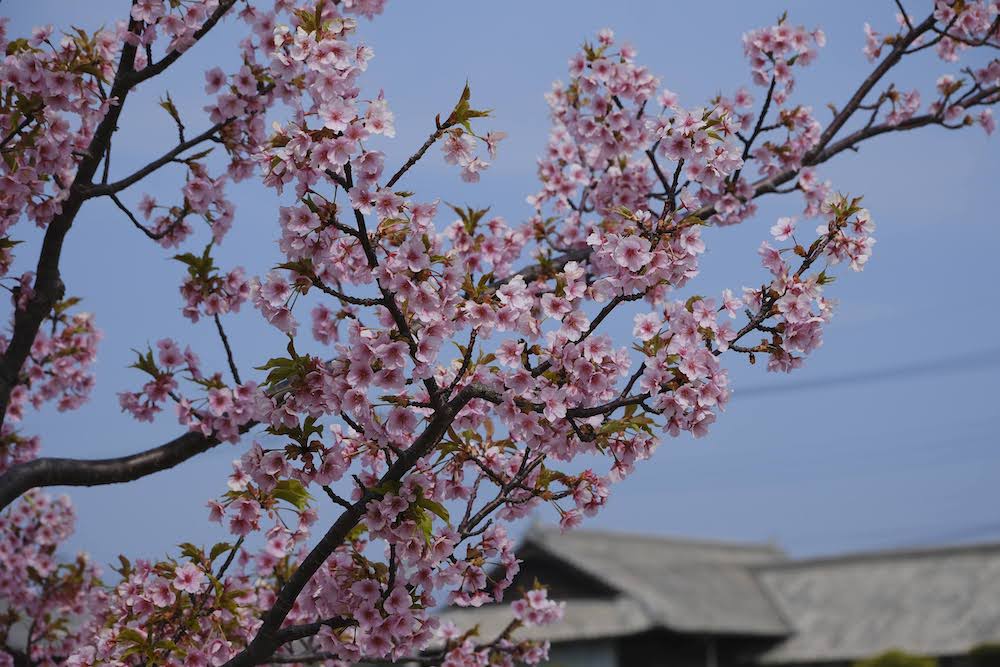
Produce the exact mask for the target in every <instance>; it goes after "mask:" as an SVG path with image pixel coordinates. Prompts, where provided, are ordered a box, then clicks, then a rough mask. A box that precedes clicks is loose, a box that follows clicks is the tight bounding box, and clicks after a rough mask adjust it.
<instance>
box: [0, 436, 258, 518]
mask: <svg viewBox="0 0 1000 667" xmlns="http://www.w3.org/2000/svg"><path fill="white" fill-rule="evenodd" d="M250 428H251V425H247V426H245V427H244V428H243V429H241V431H243V432H245V431H246V430H249V429H250ZM218 444H219V440H218V439H217V438H214V437H207V436H204V435H202V434H201V433H195V432H190V433H185V434H184V435H182V436H180V437H177V438H174V439H173V440H171V441H170V442H168V443H166V444H163V445H160V446H159V447H155V448H153V449H148V450H146V451H144V452H140V453H138V454H132V455H130V456H121V457H118V458H113V459H90V460H88V459H65V458H41V459H35V460H34V461H28V462H26V463H19V464H17V465H15V466H13V467H11V468H10V469H9V470H8V471H7V472H6V473H4V474H3V476H0V509H3V508H5V507H7V505H9V504H10V503H12V502H13V501H14V500H15V499H17V497H18V496H20V495H21V494H22V493H25V492H26V491H28V490H30V489H33V488H37V487H43V486H101V485H104V484H121V483H123V482H131V481H133V480H136V479H139V478H140V477H145V476H146V475H151V474H153V473H155V472H159V471H161V470H167V469H168V468H173V467H174V466H176V465H178V464H180V463H183V462H184V461H187V460H188V459H189V458H191V457H193V456H196V455H198V454H201V453H202V452H205V451H208V450H209V449H211V448H212V447H215V446H216V445H218Z"/></svg>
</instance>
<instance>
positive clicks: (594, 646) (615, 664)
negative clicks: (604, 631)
mask: <svg viewBox="0 0 1000 667" xmlns="http://www.w3.org/2000/svg"><path fill="white" fill-rule="evenodd" d="M545 664H546V665H547V667H619V666H620V665H622V666H623V665H624V664H625V663H620V662H619V661H618V646H617V642H616V641H615V640H614V639H599V640H595V641H587V642H570V643H566V644H553V645H552V648H551V649H550V650H549V661H548V662H547V663H545Z"/></svg>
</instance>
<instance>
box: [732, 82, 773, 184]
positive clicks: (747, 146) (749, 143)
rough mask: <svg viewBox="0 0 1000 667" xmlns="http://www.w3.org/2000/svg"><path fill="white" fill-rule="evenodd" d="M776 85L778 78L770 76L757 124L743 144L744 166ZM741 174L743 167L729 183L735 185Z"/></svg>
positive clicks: (757, 135)
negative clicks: (769, 83)
mask: <svg viewBox="0 0 1000 667" xmlns="http://www.w3.org/2000/svg"><path fill="white" fill-rule="evenodd" d="M777 83H778V77H777V76H775V75H773V74H772V75H771V85H770V86H768V88H767V96H766V97H765V98H764V104H763V106H761V108H760V115H759V116H757V124H756V125H754V128H753V132H752V133H751V134H750V137H749V138H748V139H747V140H746V141H745V142H744V143H743V155H742V158H741V159H742V160H743V163H744V164H746V161H747V158H748V157H750V149H752V148H753V142H754V141H756V140H757V137H759V136H760V133H761V129H762V128H763V127H764V119H765V118H767V112H768V111H769V110H770V109H771V100H772V99H774V87H775V85H777ZM742 173H743V167H740V168H739V169H737V170H736V173H734V174H733V178H732V180H731V181H730V182H731V183H736V182H737V181H739V180H740V174H742Z"/></svg>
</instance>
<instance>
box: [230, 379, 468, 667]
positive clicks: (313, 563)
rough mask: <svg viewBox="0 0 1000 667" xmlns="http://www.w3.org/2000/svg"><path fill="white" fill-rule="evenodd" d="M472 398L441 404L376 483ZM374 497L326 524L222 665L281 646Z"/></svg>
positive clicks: (407, 464)
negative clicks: (305, 595) (291, 620)
mask: <svg viewBox="0 0 1000 667" xmlns="http://www.w3.org/2000/svg"><path fill="white" fill-rule="evenodd" d="M474 397H475V393H474V392H473V391H471V390H469V389H463V390H461V391H460V392H459V393H458V394H456V396H455V398H454V399H452V400H451V401H449V402H448V403H445V404H444V405H442V406H441V407H440V408H439V409H438V410H437V411H436V412H435V414H434V416H433V417H432V418H431V420H430V421H429V422H428V424H427V426H426V427H425V428H424V430H423V432H422V433H421V434H420V435H419V436H418V437H417V439H416V440H415V441H414V442H413V444H412V445H411V446H410V448H409V449H407V450H406V451H404V452H403V453H402V454H401V455H400V456H399V458H397V459H396V461H395V463H393V464H392V465H391V466H389V469H388V470H387V471H386V473H385V474H384V475H383V476H382V479H381V480H380V481H379V484H380V485H381V484H385V483H387V482H398V481H400V480H402V478H403V476H404V475H406V473H408V472H409V471H410V470H411V469H412V468H413V467H414V466H415V465H416V463H417V462H418V461H419V460H420V459H421V458H422V457H424V456H426V455H427V454H429V453H430V452H431V451H432V450H433V449H434V447H435V446H436V445H437V443H438V441H439V440H440V439H441V438H442V437H443V436H444V434H445V433H446V432H447V430H448V427H449V426H450V425H451V423H452V421H453V420H454V419H455V417H456V416H457V415H458V413H459V412H460V411H461V410H462V408H464V407H465V405H466V404H467V403H468V402H469V401H470V400H472V399H473V398H474ZM377 497H378V496H377V495H375V494H373V493H371V492H370V491H368V492H366V493H365V495H363V496H362V497H361V499H360V500H358V501H357V502H356V503H354V504H353V505H352V506H351V508H350V509H348V510H345V511H344V512H343V513H342V514H341V515H340V516H339V517H338V518H337V520H336V521H335V522H334V523H333V525H332V526H330V529H329V530H327V532H326V534H325V535H324V536H323V538H322V539H321V540H320V541H319V543H317V544H316V546H315V547H313V549H312V551H310V552H309V554H308V555H307V556H306V557H305V558H304V559H303V560H302V563H301V564H299V567H298V568H297V569H296V570H295V572H294V573H293V574H292V576H291V577H289V578H288V581H287V582H285V585H284V586H282V587H281V590H280V591H278V595H277V597H276V599H275V601H274V605H273V606H272V607H271V608H270V609H269V610H268V611H267V612H266V613H265V614H264V617H263V619H262V620H263V622H262V623H261V625H260V627H259V628H258V629H257V634H256V635H255V636H254V638H253V640H252V641H251V642H250V644H249V645H248V646H247V647H246V648H245V649H244V650H243V651H241V652H240V653H239V654H237V655H236V656H235V657H233V658H232V659H231V660H229V661H228V662H226V663H225V665H224V667H250V666H251V665H257V664H260V663H262V662H265V661H267V659H268V658H269V657H270V656H271V655H272V654H273V653H274V652H275V651H276V650H277V649H278V648H279V647H280V646H281V645H282V643H283V641H282V630H281V624H282V623H283V622H284V620H285V618H286V617H287V616H288V614H289V612H291V610H292V605H294V604H295V600H296V599H297V598H298V596H299V594H300V593H301V592H302V591H303V589H305V587H306V584H308V583H309V580H310V579H312V577H313V575H314V574H316V572H317V571H318V570H319V568H320V567H322V565H323V563H325V562H326V559H327V558H329V557H330V554H332V553H333V552H334V550H335V549H336V548H337V547H339V546H340V545H341V544H343V543H344V540H345V539H346V538H347V535H348V533H350V532H351V530H353V529H354V527H355V526H356V525H357V523H358V521H360V520H361V517H362V516H364V513H365V511H366V509H367V507H368V503H369V502H370V501H372V500H373V499H375V498H377Z"/></svg>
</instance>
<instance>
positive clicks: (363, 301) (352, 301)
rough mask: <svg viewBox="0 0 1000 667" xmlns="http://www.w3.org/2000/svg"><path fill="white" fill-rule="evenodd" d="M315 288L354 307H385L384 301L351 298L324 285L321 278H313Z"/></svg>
mask: <svg viewBox="0 0 1000 667" xmlns="http://www.w3.org/2000/svg"><path fill="white" fill-rule="evenodd" d="M312 284H313V286H315V287H316V289H318V290H319V291H321V292H323V293H324V294H329V295H330V296H332V297H334V298H335V299H339V300H341V301H343V302H344V303H349V304H351V305H354V306H380V305H383V301H382V299H365V298H361V297H357V296H351V295H350V294H344V293H343V292H341V291H339V290H335V289H333V288H332V287H330V286H329V285H327V284H326V283H324V282H323V281H322V280H320V279H319V278H313V280H312Z"/></svg>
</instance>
